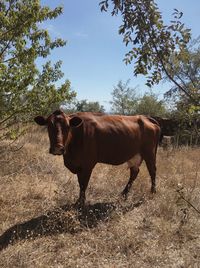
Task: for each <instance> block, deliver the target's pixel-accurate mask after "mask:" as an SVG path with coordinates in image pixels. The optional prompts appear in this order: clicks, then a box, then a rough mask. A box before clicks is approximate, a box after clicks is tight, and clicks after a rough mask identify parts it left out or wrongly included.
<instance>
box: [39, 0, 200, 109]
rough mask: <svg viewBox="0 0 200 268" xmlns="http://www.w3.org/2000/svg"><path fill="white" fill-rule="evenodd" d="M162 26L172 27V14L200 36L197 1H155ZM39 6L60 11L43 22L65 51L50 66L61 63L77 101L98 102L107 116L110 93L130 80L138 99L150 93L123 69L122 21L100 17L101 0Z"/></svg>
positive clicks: (60, 0) (46, 1) (45, 0)
mask: <svg viewBox="0 0 200 268" xmlns="http://www.w3.org/2000/svg"><path fill="white" fill-rule="evenodd" d="M156 2H157V4H158V6H159V9H160V11H161V12H162V14H163V18H164V21H165V22H166V23H168V22H169V21H170V19H171V18H172V17H171V14H172V13H173V9H174V8H177V9H178V10H180V11H182V12H183V13H184V16H183V19H182V21H183V22H184V23H185V26H186V27H187V28H191V29H192V37H193V38H196V37H198V36H199V33H200V30H199V29H200V28H199V27H200V0H156ZM41 3H42V4H43V5H48V6H50V7H55V6H58V5H62V6H63V7H64V12H63V14H62V15H61V16H60V17H58V18H57V19H55V20H51V21H48V22H45V23H44V25H43V28H47V29H48V30H49V32H50V34H51V36H52V38H55V37H61V38H63V39H64V40H67V45H66V46H65V47H63V48H58V49H55V50H54V51H53V53H52V54H51V57H50V59H51V60H52V62H55V61H57V60H60V59H61V60H62V61H63V65H62V71H63V72H64V74H65V75H64V80H65V79H69V80H70V82H71V86H72V89H74V90H75V91H76V92H77V98H78V99H79V100H81V99H88V100H89V101H99V102H100V103H101V104H102V105H104V107H105V108H106V109H107V110H109V101H110V100H111V98H112V97H111V94H110V93H111V91H112V90H113V86H114V85H117V83H118V81H119V80H123V81H124V82H125V81H126V80H128V79H130V86H131V87H136V86H137V90H138V93H139V94H143V93H144V92H147V91H149V88H148V87H146V86H145V79H144V78H143V77H142V76H139V77H137V78H136V77H134V75H133V65H127V66H126V65H125V63H124V62H123V58H124V55H125V53H126V52H128V50H127V48H126V47H125V44H124V43H123V42H122V36H120V35H119V34H118V27H119V25H120V17H112V16H111V14H110V13H105V12H103V13H102V12H101V11H100V8H99V5H98V4H99V0H79V1H78V0H42V1H41ZM167 89H168V84H163V83H160V84H159V85H158V86H156V87H154V88H153V92H154V93H156V94H158V96H159V97H162V94H163V92H165V91H166V90H167Z"/></svg>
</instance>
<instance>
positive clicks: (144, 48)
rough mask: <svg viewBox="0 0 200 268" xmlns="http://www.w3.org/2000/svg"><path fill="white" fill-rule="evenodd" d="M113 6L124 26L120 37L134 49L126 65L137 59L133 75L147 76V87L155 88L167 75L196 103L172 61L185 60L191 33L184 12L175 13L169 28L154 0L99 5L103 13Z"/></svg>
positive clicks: (120, 0)
mask: <svg viewBox="0 0 200 268" xmlns="http://www.w3.org/2000/svg"><path fill="white" fill-rule="evenodd" d="M109 5H112V7H113V9H112V11H111V14H112V15H117V14H119V13H121V16H122V25H121V26H120V27H119V34H121V35H123V42H124V43H125V44H126V46H130V47H131V50H130V51H129V52H128V53H127V54H126V55H125V59H124V61H125V63H126V64H129V63H131V62H132V61H133V59H135V65H134V74H135V75H138V74H143V75H145V76H146V77H147V83H146V84H147V85H148V86H152V85H154V84H156V83H159V81H160V80H161V79H162V78H163V76H167V77H168V79H169V80H170V81H172V82H173V83H174V84H175V86H176V87H177V88H178V89H179V91H180V92H182V93H184V94H185V95H187V97H188V98H190V99H191V101H192V102H193V103H196V99H194V98H193V95H192V94H190V92H188V91H186V90H185V87H184V86H183V84H182V83H181V82H180V81H178V80H176V79H175V76H174V72H175V68H174V65H173V64H171V63H172V62H171V58H172V56H173V58H174V59H177V60H179V61H180V60H184V58H185V51H186V50H187V45H188V42H189V41H190V38H191V34H190V30H189V29H186V28H185V26H184V24H183V23H182V22H181V21H180V19H181V17H182V15H183V13H182V12H179V11H178V10H177V9H175V10H174V13H173V15H174V17H173V20H172V21H171V24H170V25H168V26H167V25H165V24H164V22H163V20H162V16H161V13H160V11H159V9H158V6H157V4H156V3H155V1H154V0H132V1H124V0H105V1H101V2H100V6H101V10H102V11H107V10H108V7H109Z"/></svg>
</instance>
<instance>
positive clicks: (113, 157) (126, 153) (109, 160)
mask: <svg viewBox="0 0 200 268" xmlns="http://www.w3.org/2000/svg"><path fill="white" fill-rule="evenodd" d="M130 149H131V150H130ZM139 155H140V153H139V150H138V149H136V148H122V149H121V150H116V149H115V150H110V151H108V150H106V151H105V152H101V154H99V155H98V161H97V162H100V163H104V164H111V165H121V164H123V163H125V162H127V163H129V164H128V165H129V166H131V165H132V164H131V162H135V161H136V159H137V158H139V157H137V156H139Z"/></svg>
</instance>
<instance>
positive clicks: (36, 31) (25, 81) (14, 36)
mask: <svg viewBox="0 0 200 268" xmlns="http://www.w3.org/2000/svg"><path fill="white" fill-rule="evenodd" d="M0 5H1V9H0V25H1V31H0V105H1V110H0V129H1V130H2V131H3V132H2V134H1V135H0V136H1V138H2V137H4V136H5V134H6V133H7V131H8V128H9V127H10V126H13V127H14V126H15V124H16V122H19V121H20V122H27V121H29V120H31V119H32V117H33V116H34V115H35V114H36V113H39V112H42V113H48V112H49V109H51V107H52V106H54V105H55V104H56V105H58V104H59V103H60V102H62V101H71V100H72V99H73V97H74V96H75V92H73V91H71V89H70V82H69V81H68V80H67V81H65V82H64V83H63V84H61V85H60V86H56V85H55V84H56V82H57V81H59V79H60V78H62V77H63V73H62V71H61V69H60V68H61V61H59V62H57V63H55V64H54V65H52V64H51V62H50V61H47V62H46V63H45V64H44V65H43V67H42V70H39V68H38V67H37V65H36V60H37V59H38V58H47V56H48V55H49V54H50V52H51V51H52V50H53V49H54V48H57V47H62V46H64V45H65V44H66V42H65V41H63V40H62V39H60V38H58V39H55V40H52V39H51V38H50V35H49V33H48V31H47V30H44V29H42V26H41V25H42V22H44V21H46V20H52V19H55V18H57V17H58V16H59V15H60V14H61V13H62V8H61V7H56V8H55V9H53V10H51V9H50V8H49V7H46V6H45V7H42V6H41V5H40V1H39V0H23V1H22V0H5V1H0Z"/></svg>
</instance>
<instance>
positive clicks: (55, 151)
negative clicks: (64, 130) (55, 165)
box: [49, 146, 65, 155]
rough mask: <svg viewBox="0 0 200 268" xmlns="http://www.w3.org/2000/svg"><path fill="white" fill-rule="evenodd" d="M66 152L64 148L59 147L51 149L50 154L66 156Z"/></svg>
mask: <svg viewBox="0 0 200 268" xmlns="http://www.w3.org/2000/svg"><path fill="white" fill-rule="evenodd" d="M64 151H65V149H64V146H57V147H54V148H50V149H49V153H50V154H53V155H62V154H64Z"/></svg>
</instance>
